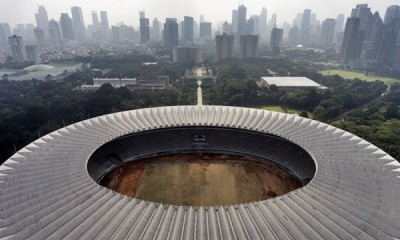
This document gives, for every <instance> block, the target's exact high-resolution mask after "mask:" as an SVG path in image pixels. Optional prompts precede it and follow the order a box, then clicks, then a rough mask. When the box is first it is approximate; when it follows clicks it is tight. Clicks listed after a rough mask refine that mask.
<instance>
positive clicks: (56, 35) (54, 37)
mask: <svg viewBox="0 0 400 240" xmlns="http://www.w3.org/2000/svg"><path fill="white" fill-rule="evenodd" d="M49 35H50V36H49V38H50V44H51V46H52V47H55V48H61V46H62V41H61V32H60V27H59V26H58V23H57V22H56V21H55V20H54V19H51V21H50V22H49Z"/></svg>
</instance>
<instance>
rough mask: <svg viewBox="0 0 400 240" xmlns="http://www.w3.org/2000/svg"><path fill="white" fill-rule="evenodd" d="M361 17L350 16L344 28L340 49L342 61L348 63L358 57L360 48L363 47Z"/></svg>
mask: <svg viewBox="0 0 400 240" xmlns="http://www.w3.org/2000/svg"><path fill="white" fill-rule="evenodd" d="M359 27H360V18H348V19H347V21H346V27H345V30H344V35H343V41H342V46H341V49H340V62H342V63H345V64H346V63H348V62H349V61H350V60H351V59H358V58H359V56H360V54H361V50H360V54H358V48H360V49H361V46H358V45H361V44H362V39H361V41H359V40H360V34H359V31H358V29H359Z"/></svg>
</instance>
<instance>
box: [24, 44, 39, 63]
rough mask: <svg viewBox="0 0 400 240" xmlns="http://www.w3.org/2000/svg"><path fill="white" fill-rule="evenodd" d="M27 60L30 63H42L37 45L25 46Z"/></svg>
mask: <svg viewBox="0 0 400 240" xmlns="http://www.w3.org/2000/svg"><path fill="white" fill-rule="evenodd" d="M25 51H26V58H27V60H28V62H31V63H34V64H38V63H40V58H39V51H38V48H37V46H36V45H27V46H25Z"/></svg>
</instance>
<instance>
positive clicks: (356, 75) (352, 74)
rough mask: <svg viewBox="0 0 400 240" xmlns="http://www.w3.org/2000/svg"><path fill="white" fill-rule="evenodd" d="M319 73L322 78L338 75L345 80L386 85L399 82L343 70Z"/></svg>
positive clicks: (398, 80) (399, 80) (393, 79)
mask: <svg viewBox="0 0 400 240" xmlns="http://www.w3.org/2000/svg"><path fill="white" fill-rule="evenodd" d="M319 73H321V74H322V75H324V76H329V75H336V74H337V75H339V76H341V77H343V78H345V79H351V80H352V79H354V78H358V79H361V80H366V81H370V82H373V81H376V80H380V81H382V82H384V83H386V84H388V85H391V84H392V83H395V82H399V83H400V79H395V78H388V77H382V76H374V75H368V76H366V75H365V74H363V73H359V72H351V71H345V70H340V69H334V70H325V71H320V72H319Z"/></svg>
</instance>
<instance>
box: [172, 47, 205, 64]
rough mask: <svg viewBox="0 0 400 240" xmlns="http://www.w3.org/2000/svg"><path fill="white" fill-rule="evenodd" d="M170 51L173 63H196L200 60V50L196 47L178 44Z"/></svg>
mask: <svg viewBox="0 0 400 240" xmlns="http://www.w3.org/2000/svg"><path fill="white" fill-rule="evenodd" d="M172 52H173V61H174V62H175V63H190V64H198V63H201V61H202V54H201V50H200V49H199V48H197V47H189V46H178V47H174V49H173V51H172Z"/></svg>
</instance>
